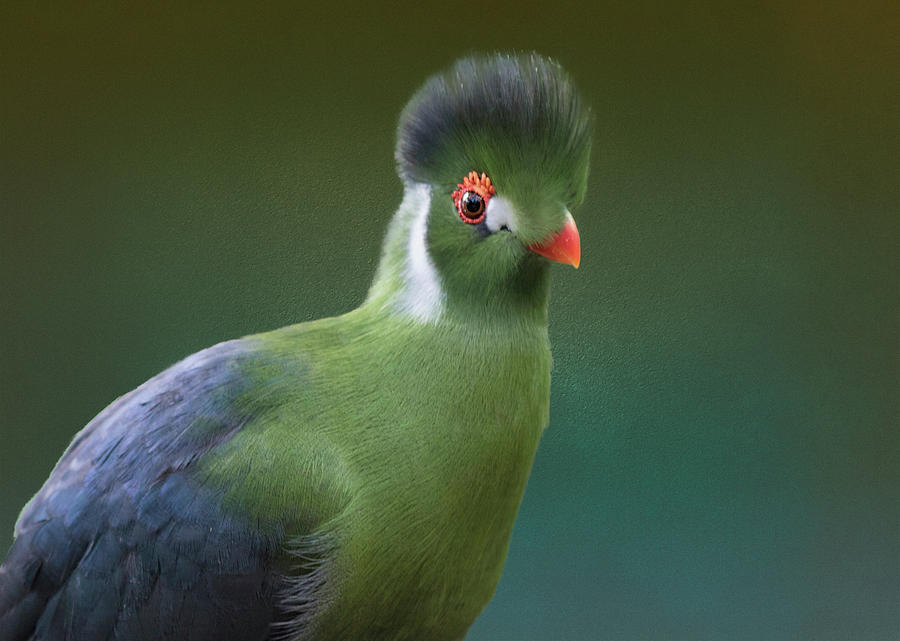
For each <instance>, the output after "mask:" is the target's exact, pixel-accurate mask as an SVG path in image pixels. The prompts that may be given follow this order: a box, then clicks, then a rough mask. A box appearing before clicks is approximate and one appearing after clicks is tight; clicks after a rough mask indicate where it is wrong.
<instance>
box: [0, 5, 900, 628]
mask: <svg viewBox="0 0 900 641" xmlns="http://www.w3.org/2000/svg"><path fill="white" fill-rule="evenodd" d="M60 4H63V3H60ZM73 4H75V3H73ZM78 4H81V3H78ZM625 4H627V6H624V5H623V6H604V5H599V4H595V5H591V6H588V5H586V4H584V3H580V2H579V3H575V4H567V3H565V2H554V3H552V4H551V5H548V4H546V3H528V2H524V3H523V2H505V1H497V2H491V3H482V4H466V3H454V4H449V3H443V4H442V5H440V6H435V7H428V6H425V5H423V4H422V3H420V2H415V3H413V2H410V3H398V4H392V5H389V6H388V5H387V4H385V5H379V4H378V3H359V4H354V5H343V4H341V3H339V2H328V3H322V4H319V5H315V6H309V7H303V8H299V7H298V6H295V5H294V4H293V3H282V6H278V4H277V3H276V4H272V3H269V4H266V5H264V6H263V5H260V6H249V4H248V6H240V7H228V6H225V5H222V4H221V3H195V4H191V6H189V7H188V6H185V4H183V3H130V4H125V3H122V4H119V3H110V4H108V5H105V6H103V5H99V4H98V6H93V7H92V8H87V7H78V8H75V7H68V8H63V7H60V6H58V4H57V3H42V2H41V3H3V6H2V8H0V87H2V89H0V216H2V220H0V225H2V226H0V323H2V327H0V329H2V331H0V549H2V550H3V551H5V550H6V548H7V547H8V545H9V544H10V542H11V540H12V528H13V523H14V521H15V518H16V515H17V513H18V511H19V509H20V508H21V507H22V505H23V504H24V503H25V501H26V500H27V499H28V498H29V497H30V496H31V495H32V494H33V493H34V492H35V491H36V490H37V489H38V488H39V487H40V485H41V483H42V482H43V480H44V479H45V478H46V476H47V475H48V474H49V472H50V471H51V469H52V467H53V465H54V463H55V462H56V460H57V458H58V457H59V455H60V454H61V453H62V451H63V449H64V448H65V447H66V445H67V444H68V442H69V440H70V439H71V437H72V436H73V434H74V433H75V432H76V431H77V430H78V429H80V428H81V427H82V426H83V425H84V424H85V423H86V422H87V421H88V420H90V419H91V418H92V417H93V416H94V415H95V414H96V413H97V412H99V411H100V410H101V409H102V408H103V407H104V406H105V405H106V404H107V403H109V402H110V401H112V400H113V399H114V398H115V397H117V396H118V395H120V394H123V393H125V392H127V391H129V390H130V389H132V388H133V387H135V386H136V385H138V384H139V383H141V382H143V381H144V380H145V379H147V378H148V377H150V376H152V375H153V374H155V373H156V372H158V371H160V370H161V369H163V368H165V367H167V366H168V365H170V364H172V363H173V362H175V361H176V360H179V359H180V358H182V357H184V356H185V355H187V354H190V353H191V352H194V351H196V350H198V349H201V348H203V347H206V346H208V345H210V344H213V343H215V342H218V341H221V340H224V339H228V338H233V337H237V336H241V335H245V334H249V333H253V332H259V331H263V330H268V329H272V328H275V327H278V326H281V325H285V324H289V323H294V322H299V321H305V320H310V319H314V318H319V317H322V316H328V315H334V314H338V313H341V312H344V311H347V310H349V309H351V308H353V307H355V306H356V305H357V304H359V303H360V302H361V301H362V299H363V297H364V295H365V292H366V289H367V286H368V284H369V281H370V279H371V277H372V274H373V271H374V267H375V264H376V260H377V258H378V255H379V249H380V242H381V238H382V234H383V231H384V229H385V226H386V224H387V222H388V219H389V217H390V216H391V214H392V212H393V211H394V209H395V207H396V206H397V204H398V203H399V199H400V195H401V185H400V182H399V180H398V179H397V178H396V175H395V172H394V166H393V159H392V148H393V138H394V126H395V123H396V118H397V116H398V114H399V112H400V109H401V108H402V107H403V105H404V104H405V102H406V100H407V99H408V98H409V96H410V95H411V94H412V92H413V91H414V90H415V89H416V88H417V87H418V86H419V84H420V83H421V82H422V81H423V80H424V79H425V78H426V77H427V76H428V75H429V74H431V73H433V72H435V71H438V70H440V69H442V68H444V67H446V66H447V65H449V64H450V63H452V62H453V61H454V60H455V59H456V58H458V57H460V56H462V55H464V54H466V53H469V52H472V51H486V50H487V51H489V50H496V49H502V50H508V49H515V50H531V49H535V50H537V51H540V52H542V53H544V54H546V55H550V56H553V57H556V58H557V59H558V60H560V61H561V62H562V63H563V65H564V66H565V67H566V68H567V69H568V70H569V71H570V73H571V75H572V76H573V77H574V79H575V81H576V83H577V84H578V85H579V86H580V87H581V89H582V91H583V93H584V95H585V97H586V99H587V101H588V102H589V103H590V104H592V105H593V111H594V114H595V115H596V124H597V135H596V143H595V149H594V156H593V169H592V177H591V183H590V192H589V194H588V198H587V200H586V202H585V203H584V205H583V206H582V207H581V209H580V210H579V211H577V212H575V214H576V219H577V221H578V226H579V229H580V230H581V235H582V242H583V260H582V267H581V269H580V270H579V271H577V272H575V271H573V270H571V269H565V268H563V267H556V268H554V297H553V300H552V305H551V307H552V309H551V326H550V334H551V338H552V342H553V348H554V356H555V370H554V379H553V397H552V410H551V425H550V427H549V429H548V430H547V432H546V433H545V436H544V440H543V442H542V444H541V448H540V450H539V452H538V455H537V459H536V462H535V466H534V470H533V473H532V477H531V481H530V483H529V487H528V491H527V492H526V495H525V499H524V502H523V504H522V509H521V513H520V518H519V520H518V522H517V526H516V530H515V534H514V536H513V539H512V543H511V547H510V553H509V560H508V563H507V566H506V570H505V573H504V576H503V580H502V581H501V583H500V586H499V588H498V590H497V593H496V596H495V598H494V600H493V601H492V602H491V603H490V605H489V606H488V607H487V608H486V610H485V612H484V614H483V616H482V617H481V618H480V619H479V620H478V621H477V622H476V624H475V625H474V627H473V628H472V630H471V632H470V634H469V636H468V639H469V640H470V641H478V640H490V639H517V640H529V639H535V640H537V639H540V640H551V639H567V640H578V639H723V638H729V639H762V638H765V639H789V638H790V639H799V638H810V639H811V638H816V639H847V638H852V639H888V638H900V609H898V603H900V502H898V488H900V430H898V427H900V420H898V419H900V371H898V369H900V366H898V364H900V361H898V357H900V345H898V342H900V287H898V285H900V281H898V273H900V271H898V268H900V265H898V250H900V215H898V214H900V163H898V152H900V150H898V141H900V106H898V105H900V91H898V88H900V45H898V42H900V41H898V38H897V34H896V30H897V25H898V24H900V11H898V8H897V5H896V3H891V2H884V3H878V2H870V3H824V4H823V3H804V2H794V3H783V2H775V1H772V2H764V3H741V6H740V8H738V6H737V3H710V4H704V3H698V2H686V3H669V2H633V3H625Z"/></svg>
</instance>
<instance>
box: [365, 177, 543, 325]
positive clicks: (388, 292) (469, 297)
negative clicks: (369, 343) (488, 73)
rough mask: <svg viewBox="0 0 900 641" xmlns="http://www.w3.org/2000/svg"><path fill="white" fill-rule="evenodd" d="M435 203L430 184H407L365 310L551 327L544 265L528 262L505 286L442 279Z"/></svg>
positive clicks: (432, 320)
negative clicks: (430, 234) (432, 226)
mask: <svg viewBox="0 0 900 641" xmlns="http://www.w3.org/2000/svg"><path fill="white" fill-rule="evenodd" d="M431 201H432V190H431V187H430V186H429V185H426V184H423V183H415V182H407V183H406V184H405V186H404V196H403V201H402V202H401V203H400V207H399V208H398V209H397V212H396V214H395V215H394V218H393V220H392V221H391V224H390V226H389V227H388V231H387V235H386V237H385V240H384V247H383V249H382V253H381V260H380V262H379V265H378V269H377V271H376V273H375V279H374V281H373V282H372V286H371V288H370V289H369V294H368V297H367V298H366V302H365V306H366V307H367V308H369V309H370V310H376V311H378V312H379V313H384V314H389V315H392V316H396V317H401V318H407V319H409V320H411V321H414V322H418V323H422V324H464V325H468V326H481V327H485V328H489V327H498V328H505V327H509V326H519V327H525V328H535V327H537V328H546V326H547V309H548V302H549V293H550V279H549V273H548V270H547V269H546V265H543V264H542V263H541V261H537V260H534V261H528V262H527V264H526V265H525V266H524V267H523V268H522V269H521V270H520V272H519V274H518V277H517V278H516V279H514V280H513V281H511V282H510V283H508V284H506V285H505V286H504V287H494V288H490V287H484V288H473V287H459V286H454V283H452V282H449V281H447V280H446V279H443V278H442V277H441V275H440V273H439V271H438V269H437V267H436V266H435V264H434V261H433V260H432V257H431V255H430V254H429V250H428V246H427V240H426V238H427V230H428V216H429V213H430V210H431Z"/></svg>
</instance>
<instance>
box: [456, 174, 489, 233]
mask: <svg viewBox="0 0 900 641" xmlns="http://www.w3.org/2000/svg"><path fill="white" fill-rule="evenodd" d="M457 187H458V189H457V190H456V191H454V192H453V193H452V194H451V196H452V197H453V202H454V203H455V204H456V212H457V213H458V214H459V217H460V218H461V219H462V221H463V222H464V223H468V224H469V225H477V224H478V223H480V222H481V221H483V220H484V216H485V213H486V212H487V204H488V201H489V200H490V199H491V196H493V195H494V191H495V190H494V185H493V184H492V183H491V179H490V178H488V177H487V175H485V173H484V172H482V173H481V175H480V176H479V175H478V173H477V172H474V171H470V172H469V175H468V176H466V177H465V178H463V181H462V182H461V183H459V184H458V185H457ZM473 206H474V208H473Z"/></svg>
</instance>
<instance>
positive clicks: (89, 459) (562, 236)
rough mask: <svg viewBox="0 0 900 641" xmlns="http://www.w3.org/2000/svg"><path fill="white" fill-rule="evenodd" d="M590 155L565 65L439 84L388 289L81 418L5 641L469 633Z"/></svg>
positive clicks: (487, 592)
mask: <svg viewBox="0 0 900 641" xmlns="http://www.w3.org/2000/svg"><path fill="white" fill-rule="evenodd" d="M590 147H591V118H590V114H589V110H588V109H587V107H586V106H585V105H584V103H583V102H582V100H581V99H580V98H579V96H578V94H577V92H576V90H575V89H574V87H573V85H572V83H571V82H570V80H569V79H568V77H567V75H566V74H565V73H564V71H563V70H562V69H561V68H560V67H559V66H558V65H557V64H556V63H555V62H552V61H550V60H548V59H546V58H543V57H541V56H538V55H536V54H531V55H491V56H481V57H473V58H467V59H463V60H460V61H458V62H457V63H456V64H454V65H453V66H452V67H451V68H450V69H449V70H447V71H446V72H445V73H442V74H439V75H435V76H433V77H432V78H430V79H429V80H428V81H427V82H426V83H425V84H424V86H423V87H422V88H421V89H420V90H419V91H418V92H417V93H416V94H415V95H414V96H413V98H412V100H411V101H410V102H409V104H408V105H407V106H406V108H405V109H404V111H403V113H402V115H401V117H400V122H399V126H398V132H397V146H396V153H395V157H396V163H397V168H398V173H399V176H400V178H401V180H402V181H403V185H404V196H403V200H402V202H401V203H400V206H399V208H398V209H397V211H396V214H395V215H394V217H393V219H392V221H391V223H390V226H389V228H388V232H387V235H386V238H385V241H384V247H383V252H382V256H381V261H380V264H379V266H378V269H377V273H376V275H375V279H374V282H373V284H372V286H371V289H370V291H369V294H368V297H367V298H366V300H365V302H364V303H363V304H362V305H361V306H360V307H359V308H357V309H355V310H353V311H351V312H349V313H347V314H344V315H343V316H339V317H336V318H326V319H322V320H318V321H315V322H309V323H302V324H299V325H293V326H290V327H285V328H282V329H279V330H276V331H272V332H268V333H263V334H257V335H253V336H248V337H245V338H241V339H238V340H233V341H228V342H225V343H221V344H219V345H215V346H213V347H210V348H208V349H206V350H203V351H201V352H198V353H196V354H194V355H192V356H189V357H188V358H186V359H184V360H183V361H181V362H179V363H177V364H175V365H173V366H172V367H170V368H169V369H167V370H166V371H164V372H162V373H161V374H159V375H157V376H156V377H154V378H152V379H150V380H149V381H147V382H146V383H144V384H143V385H141V386H140V387H138V388H137V389H135V390H134V391H132V392H130V393H128V394H126V395H124V396H122V397H121V398H119V399H118V400H116V401H114V402H113V403H112V404H111V405H110V406H109V407H107V408H106V409H105V410H103V411H102V412H101V413H100V414H99V415H98V416H97V417H96V418H95V419H94V420H93V421H91V422H90V423H89V424H88V425H87V426H86V427H85V428H84V429H83V430H81V431H80V432H79V433H78V434H77V435H76V436H75V438H74V440H73V441H72V443H71V445H70V446H69V448H68V449H67V450H66V452H65V453H64V454H63V456H62V458H61V459H60V461H59V463H58V464H57V466H56V468H55V469H54V471H53V473H52V474H51V476H50V478H49V479H48V480H47V482H46V483H45V484H44V486H43V487H42V488H41V490H40V491H39V492H38V494H37V495H36V496H35V497H34V498H33V499H32V500H31V501H30V502H29V503H28V504H27V505H26V506H25V508H24V509H23V511H22V514H21V515H20V517H19V520H18V523H17V525H16V531H15V536H16V538H15V542H14V543H13V545H12V547H11V549H10V551H9V554H8V557H7V559H6V561H5V562H4V564H3V566H2V568H0V641H20V640H21V641H24V640H35V641H38V640H44V641H52V640H62V639H67V640H68V639H72V640H77V641H95V640H96V641H99V640H111V639H121V640H128V641H140V640H151V639H153V640H176V639H177V640H179V641H198V640H201V639H210V640H219V639H227V640H229V641H245V640H246V641H261V640H263V639H272V640H276V639H291V640H297V641H300V640H314V641H331V640H334V641H354V640H363V639H365V640H372V641H375V640H380V639H392V640H422V639H429V640H438V641H439V640H447V641H454V640H459V639H462V638H463V637H464V636H465V635H466V631H467V630H468V628H469V626H470V625H471V624H472V623H473V621H474V620H475V619H476V617H477V616H478V615H479V613H480V612H481V610H482V608H484V606H485V605H486V604H487V602H488V601H489V600H490V598H491V596H492V595H493V593H494V589H495V587H496V585H497V582H498V581H499V579H500V574H501V571H502V569H503V564H504V560H505V557H506V552H507V547H508V544H509V538H510V534H511V532H512V528H513V522H514V520H515V517H516V512H517V511H518V508H519V503H520V501H521V499H522V494H523V492H524V490H525V483H526V480H527V479H528V475H529V471H530V469H531V464H532V459H533V458H534V453H535V450H536V448H537V445H538V441H539V440H540V437H541V433H542V431H543V429H544V427H545V426H546V425H547V423H548V419H549V398H550V365H551V356H550V348H549V343H548V336H547V308H548V295H549V285H550V278H549V276H550V274H549V272H550V264H551V261H558V262H563V263H568V264H571V265H574V266H575V267H577V266H578V263H579V260H580V241H579V237H578V231H577V229H576V227H575V223H574V221H573V219H572V215H571V213H570V212H571V211H572V210H573V209H574V208H575V207H576V206H577V205H578V204H579V203H580V202H581V201H582V199H583V197H584V193H585V189H586V180H587V174H588V163H589V154H590ZM548 259H549V260H548Z"/></svg>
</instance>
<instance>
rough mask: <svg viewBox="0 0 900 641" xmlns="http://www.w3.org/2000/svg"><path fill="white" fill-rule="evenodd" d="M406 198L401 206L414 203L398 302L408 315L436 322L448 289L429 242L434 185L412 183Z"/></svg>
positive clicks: (424, 320)
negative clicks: (437, 267)
mask: <svg viewBox="0 0 900 641" xmlns="http://www.w3.org/2000/svg"><path fill="white" fill-rule="evenodd" d="M403 200H404V203H403V205H401V207H402V206H408V207H410V209H411V210H412V219H411V221H410V225H409V241H408V242H407V245H406V265H405V267H404V271H403V281H404V282H403V291H402V292H401V293H400V297H399V300H398V306H399V308H400V311H401V312H402V313H403V314H405V315H408V316H412V317H413V318H416V319H417V320H420V321H422V322H425V323H428V322H433V321H435V320H437V318H438V317H439V316H440V315H441V309H442V307H443V302H444V292H443V290H442V289H441V281H440V277H439V276H438V273H437V269H435V267H434V263H432V262H431V257H430V256H429V255H428V248H427V247H426V242H425V240H426V238H425V236H426V233H427V232H428V211H429V210H430V209H431V189H430V188H429V187H428V186H427V185H423V184H415V185H410V186H408V187H407V193H406V195H405V197H404V199H403Z"/></svg>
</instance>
